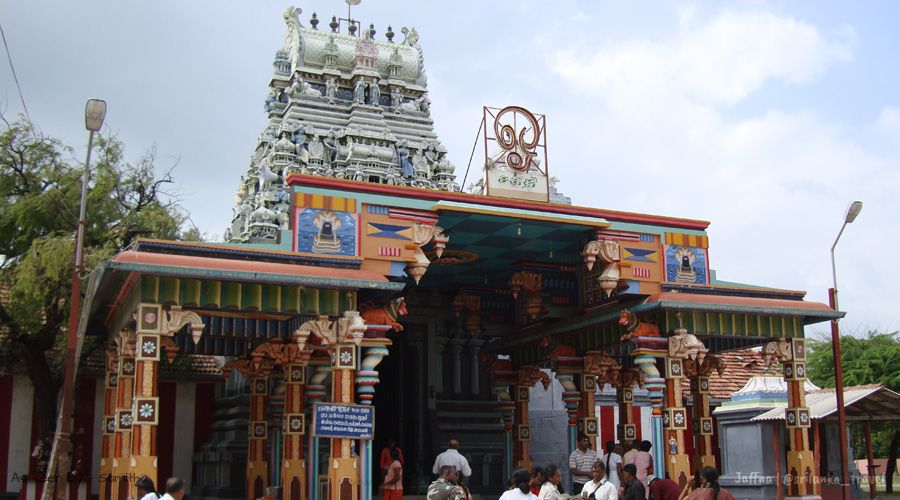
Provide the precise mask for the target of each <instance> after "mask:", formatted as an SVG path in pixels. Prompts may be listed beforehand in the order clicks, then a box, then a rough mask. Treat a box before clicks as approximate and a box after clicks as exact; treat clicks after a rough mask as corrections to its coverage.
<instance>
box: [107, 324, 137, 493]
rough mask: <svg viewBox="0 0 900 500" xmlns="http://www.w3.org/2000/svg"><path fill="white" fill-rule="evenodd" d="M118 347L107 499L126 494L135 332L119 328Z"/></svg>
mask: <svg viewBox="0 0 900 500" xmlns="http://www.w3.org/2000/svg"><path fill="white" fill-rule="evenodd" d="M116 342H117V343H118V349H119V376H118V386H117V388H116V389H117V393H116V436H115V449H114V452H113V460H112V475H113V478H112V479H113V481H112V486H111V488H110V498H111V500H126V499H127V498H128V497H129V491H128V490H129V488H128V484H129V483H128V480H127V476H128V468H129V466H130V463H131V429H132V424H133V420H134V414H133V413H132V411H131V410H132V403H133V397H134V373H135V368H136V367H135V362H134V348H135V345H134V344H135V335H134V331H132V330H127V329H125V330H122V331H121V332H120V333H119V337H118V338H117V339H116Z"/></svg>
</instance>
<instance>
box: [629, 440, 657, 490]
mask: <svg viewBox="0 0 900 500" xmlns="http://www.w3.org/2000/svg"><path fill="white" fill-rule="evenodd" d="M652 447H653V444H652V443H651V442H650V441H646V440H644V441H641V449H640V451H638V452H637V453H635V454H634V462H633V463H634V466H635V468H636V469H637V474H636V475H635V476H636V477H637V478H638V481H640V482H642V483H644V488H645V489H646V488H647V476H649V475H650V474H653V455H651V454H650V449H651V448H652Z"/></svg>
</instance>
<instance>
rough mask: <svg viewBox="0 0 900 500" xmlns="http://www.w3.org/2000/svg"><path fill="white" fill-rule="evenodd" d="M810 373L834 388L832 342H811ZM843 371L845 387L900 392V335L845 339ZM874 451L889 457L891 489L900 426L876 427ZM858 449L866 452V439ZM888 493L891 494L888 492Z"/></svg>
mask: <svg viewBox="0 0 900 500" xmlns="http://www.w3.org/2000/svg"><path fill="white" fill-rule="evenodd" d="M809 343H810V353H809V357H808V358H807V363H806V366H807V373H808V375H809V378H810V380H812V381H813V383H814V384H816V385H818V386H820V387H834V366H835V365H834V354H833V353H832V350H831V339H830V338H827V339H810V340H809ZM841 369H842V370H843V376H844V385H845V386H852V385H865V384H884V385H885V387H887V388H888V389H890V390H892V391H895V392H900V332H893V333H882V332H874V331H870V332H868V334H867V335H866V336H865V337H855V336H852V335H844V336H842V337H841ZM872 429H873V433H872V449H873V452H874V453H875V456H880V457H883V456H887V457H888V471H887V472H888V475H887V481H888V488H890V487H891V479H892V476H893V472H894V471H892V470H891V469H892V468H893V467H892V465H893V464H895V463H896V460H897V448H898V445H900V425H898V424H897V422H881V423H878V424H875V425H873V427H872ZM853 441H854V443H853V446H854V448H855V449H857V450H860V449H863V450H864V449H865V444H864V442H863V440H862V436H861V435H858V436H856V439H854V440H853ZM888 491H891V490H890V489H888Z"/></svg>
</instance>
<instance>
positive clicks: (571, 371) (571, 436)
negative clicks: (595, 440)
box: [550, 346, 583, 491]
mask: <svg viewBox="0 0 900 500" xmlns="http://www.w3.org/2000/svg"><path fill="white" fill-rule="evenodd" d="M550 361H551V364H552V366H553V371H554V372H556V378H557V380H559V383H560V384H562V386H563V393H562V400H563V403H565V405H566V413H567V414H568V418H569V428H568V433H567V437H568V439H567V441H568V447H567V448H566V449H568V450H574V449H575V445H576V441H577V436H578V416H579V411H580V410H579V406H580V403H581V392H580V391H579V390H578V385H577V384H578V382H576V381H579V382H580V379H581V371H582V370H583V360H582V358H580V357H578V356H575V349H574V348H572V347H569V346H560V347H557V348H556V353H555V354H554V353H551V357H550ZM567 490H568V491H572V478H571V477H570V478H569V484H568V487H567Z"/></svg>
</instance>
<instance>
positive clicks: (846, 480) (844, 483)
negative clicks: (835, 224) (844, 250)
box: [828, 201, 862, 500]
mask: <svg viewBox="0 0 900 500" xmlns="http://www.w3.org/2000/svg"><path fill="white" fill-rule="evenodd" d="M860 210H862V202H861V201H854V202H853V203H851V204H850V208H848V209H847V214H846V215H845V216H844V223H843V224H842V225H841V230H840V231H839V232H838V235H837V238H835V239H834V244H833V245H831V278H832V280H833V284H834V287H833V288H831V289H829V290H828V301H829V303H830V305H831V308H832V309H834V310H835V311H837V309H838V291H837V267H836V266H835V264H834V248H835V247H836V246H837V244H838V240H840V239H841V235H842V234H844V228H845V227H847V224H850V223H851V222H853V221H854V220H856V216H857V215H859V212H860ZM831 349H832V353H833V354H834V394H835V397H836V398H837V412H838V436H839V440H840V446H839V449H840V457H841V495H842V498H843V499H844V500H850V468H849V464H848V458H847V413H846V411H845V410H844V374H843V370H842V369H841V334H840V330H839V328H838V318H834V319H832V320H831Z"/></svg>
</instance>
